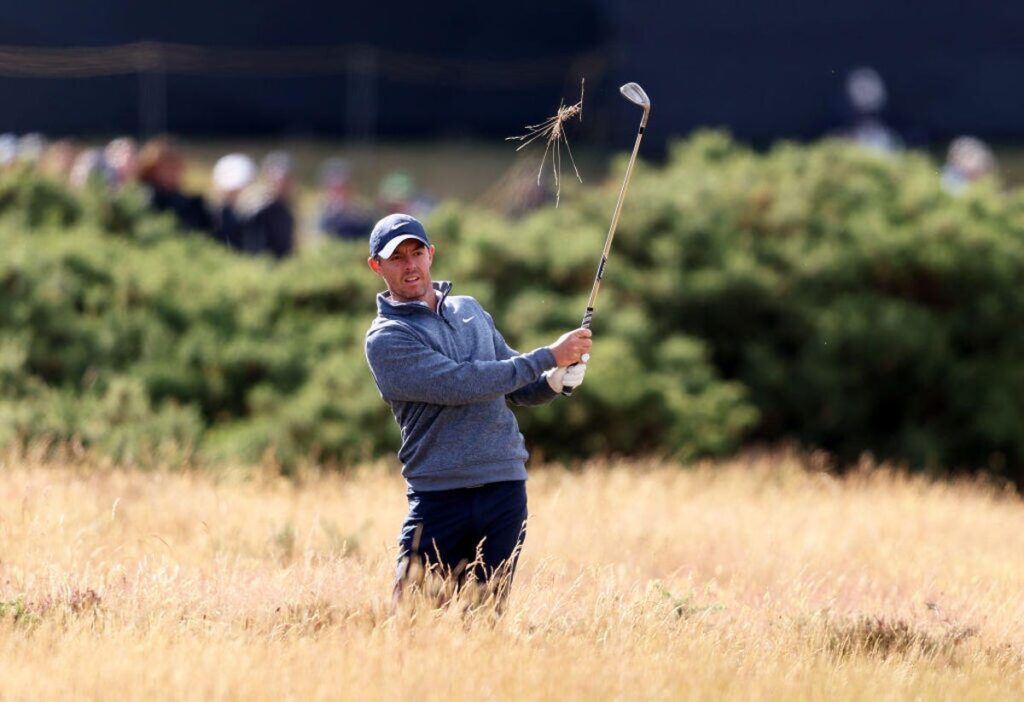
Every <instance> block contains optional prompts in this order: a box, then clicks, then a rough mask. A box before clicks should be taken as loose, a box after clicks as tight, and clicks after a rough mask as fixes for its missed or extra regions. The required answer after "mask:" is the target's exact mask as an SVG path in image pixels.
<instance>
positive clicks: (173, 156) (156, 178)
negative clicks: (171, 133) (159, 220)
mask: <svg viewBox="0 0 1024 702" xmlns="http://www.w3.org/2000/svg"><path fill="white" fill-rule="evenodd" d="M184 177H185V158H184V156H182V154H181V152H180V151H178V149H177V148H176V147H175V146H174V145H173V144H172V143H171V141H170V139H168V138H166V137H158V138H156V139H152V140H150V141H148V142H146V145H145V146H143V147H142V151H140V152H139V182H140V183H142V184H143V185H144V186H146V188H147V189H148V190H149V196H150V200H149V202H150V207H152V208H153V209H154V210H156V211H157V212H172V213H174V215H175V217H176V218H177V220H178V223H179V224H180V225H181V226H182V227H184V228H186V229H194V230H197V231H202V232H212V231H213V218H212V217H211V216H210V211H209V209H207V206H206V201H205V200H204V199H203V198H202V197H201V196H199V195H187V194H185V193H184V192H183V191H182V181H183V179H184Z"/></svg>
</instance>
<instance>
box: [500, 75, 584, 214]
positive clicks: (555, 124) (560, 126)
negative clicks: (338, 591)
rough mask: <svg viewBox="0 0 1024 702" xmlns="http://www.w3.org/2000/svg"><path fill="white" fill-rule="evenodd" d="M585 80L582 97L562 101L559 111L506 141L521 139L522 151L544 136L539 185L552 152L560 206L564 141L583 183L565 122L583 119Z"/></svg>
mask: <svg viewBox="0 0 1024 702" xmlns="http://www.w3.org/2000/svg"><path fill="white" fill-rule="evenodd" d="M583 83H584V82H583V81H582V80H581V81H580V99H579V101H578V102H576V103H575V104H572V105H566V104H565V103H564V102H562V103H561V104H560V105H559V106H558V111H557V112H555V114H554V115H553V116H551V117H549V118H548V119H546V120H544V121H543V122H541V123H539V124H530V125H527V126H526V134H521V135H519V136H513V137H508V138H507V139H506V141H521V142H523V143H522V144H521V145H520V146H519V148H517V149H516V151H521V150H522V149H524V148H526V147H527V146H529V145H530V144H532V143H533V142H535V141H536V140H538V139H540V138H542V137H543V138H544V140H545V142H546V144H545V146H544V156H543V157H541V160H540V168H538V169H537V185H538V186H539V185H540V180H541V176H542V175H543V173H544V164H545V163H547V158H548V153H550V154H551V173H552V175H553V177H554V182H555V207H558V202H559V200H560V199H561V196H562V181H561V174H562V143H563V142H564V143H565V151H566V153H568V154H569V162H570V163H571V164H572V169H573V171H574V172H575V173H576V178H577V180H579V181H580V182H581V183H582V182H583V178H581V177H580V171H579V169H578V168H577V167H576V160H575V159H574V158H573V156H572V149H571V148H570V147H569V137H568V136H567V135H566V133H565V127H564V125H565V123H566V122H568V121H569V120H571V119H572V118H573V117H578V118H579V119H580V121H582V120H583Z"/></svg>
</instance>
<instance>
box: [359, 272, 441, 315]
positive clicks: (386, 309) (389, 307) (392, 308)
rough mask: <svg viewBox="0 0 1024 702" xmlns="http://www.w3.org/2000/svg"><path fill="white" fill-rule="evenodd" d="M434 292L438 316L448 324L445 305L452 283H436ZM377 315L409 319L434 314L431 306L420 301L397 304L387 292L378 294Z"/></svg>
mask: <svg viewBox="0 0 1024 702" xmlns="http://www.w3.org/2000/svg"><path fill="white" fill-rule="evenodd" d="M433 287H434V292H435V293H436V294H437V314H438V315H439V316H440V317H441V319H444V320H445V321H446V322H447V321H448V319H447V318H446V317H445V314H444V303H445V300H446V299H447V298H448V295H449V293H451V291H452V283H451V281H449V280H440V281H434V283H433ZM377 313H378V314H380V316H381V317H388V318H395V317H407V316H409V315H415V314H424V313H426V314H434V311H433V310H431V309H430V306H429V305H427V304H426V303H424V302H420V301H418V300H416V301H413V302H396V301H394V300H392V299H391V292H390V291H388V290H385V291H384V292H382V293H377Z"/></svg>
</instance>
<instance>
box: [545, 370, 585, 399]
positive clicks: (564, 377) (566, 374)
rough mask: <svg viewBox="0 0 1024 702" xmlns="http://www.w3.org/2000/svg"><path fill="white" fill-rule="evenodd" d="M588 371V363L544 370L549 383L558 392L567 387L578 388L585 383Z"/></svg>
mask: <svg viewBox="0 0 1024 702" xmlns="http://www.w3.org/2000/svg"><path fill="white" fill-rule="evenodd" d="M586 373H587V364H586V363H577V364H576V365H573V366H569V367H568V368H552V369H551V370H549V371H545V372H544V377H545V378H546V379H547V381H548V385H549V386H550V387H551V389H552V390H554V391H555V392H557V393H561V392H562V390H564V389H565V388H577V387H579V386H580V384H581V383H583V376H584V375H586Z"/></svg>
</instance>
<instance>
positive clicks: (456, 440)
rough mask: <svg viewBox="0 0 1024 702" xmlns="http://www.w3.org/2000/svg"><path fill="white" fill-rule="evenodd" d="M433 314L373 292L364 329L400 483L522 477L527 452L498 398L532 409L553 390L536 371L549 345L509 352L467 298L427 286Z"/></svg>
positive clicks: (415, 486) (416, 485)
mask: <svg viewBox="0 0 1024 702" xmlns="http://www.w3.org/2000/svg"><path fill="white" fill-rule="evenodd" d="M434 288H435V290H436V291H437V295H438V304H437V312H434V311H432V310H431V309H430V308H429V307H428V306H427V305H425V304H420V303H416V302H412V303H396V302H392V300H391V298H390V295H389V294H388V293H386V292H385V293H381V294H379V295H378V296H377V313H378V315H377V318H376V319H375V320H374V321H373V324H372V325H371V326H370V329H369V331H367V333H366V360H367V361H368V362H369V364H370V371H371V372H372V373H373V378H374V380H375V381H376V382H377V388H378V389H379V390H380V394H381V397H383V398H384V399H385V400H386V401H387V402H388V404H390V405H391V411H392V412H393V413H394V415H395V420H396V421H397V422H398V426H399V427H400V428H401V431H402V448H401V449H400V450H399V452H398V458H399V460H400V461H401V462H402V475H403V477H405V480H406V482H407V483H408V484H409V488H410V489H411V490H414V491H417V492H419V491H423V492H430V491H436V490H450V489H454V488H462V487H470V486H474V485H481V484H484V483H494V482H499V481H503V480H525V479H526V459H527V457H528V454H527V452H526V446H525V444H524V442H523V435H522V434H520V433H519V425H518V424H517V423H516V418H515V416H514V415H513V414H512V411H511V410H510V409H509V407H508V405H507V404H506V400H508V401H511V402H513V403H515V404H518V405H539V404H542V403H544V402H549V401H550V400H552V399H554V397H555V392H554V391H553V390H552V389H551V388H550V387H549V386H548V383H547V380H545V379H544V378H543V377H542V374H543V372H544V371H545V370H547V369H548V368H554V367H555V357H554V355H553V354H552V353H551V350H550V349H548V348H546V347H543V348H539V349H536V350H534V351H531V352H530V353H526V354H519V353H518V352H516V351H514V350H512V349H511V348H509V346H508V344H506V343H505V340H504V339H503V338H502V336H501V334H500V333H499V332H498V330H497V329H495V328H494V321H493V320H492V319H491V316H490V315H489V314H487V312H485V311H484V309H483V307H481V306H480V303H479V302H477V301H476V300H474V299H473V298H471V297H466V296H453V295H449V293H450V292H451V283H435V284H434Z"/></svg>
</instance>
